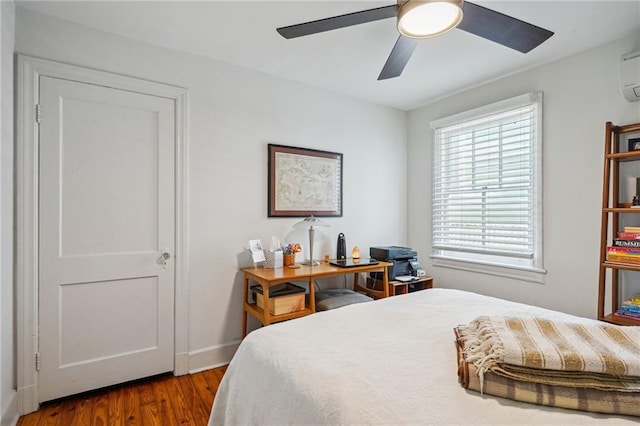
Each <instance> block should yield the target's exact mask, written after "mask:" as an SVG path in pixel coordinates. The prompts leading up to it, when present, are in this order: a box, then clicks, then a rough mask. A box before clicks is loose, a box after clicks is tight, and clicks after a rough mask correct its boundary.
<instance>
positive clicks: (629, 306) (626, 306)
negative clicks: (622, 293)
mask: <svg viewBox="0 0 640 426" xmlns="http://www.w3.org/2000/svg"><path fill="white" fill-rule="evenodd" d="M620 309H622V310H625V311H629V312H636V313H638V314H640V305H636V304H635V303H630V302H629V301H626V302H623V303H622V305H621V306H620Z"/></svg>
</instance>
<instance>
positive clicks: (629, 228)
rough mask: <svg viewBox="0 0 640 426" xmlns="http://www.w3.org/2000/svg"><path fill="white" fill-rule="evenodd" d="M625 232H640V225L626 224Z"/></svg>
mask: <svg viewBox="0 0 640 426" xmlns="http://www.w3.org/2000/svg"><path fill="white" fill-rule="evenodd" d="M624 232H640V226H625V227H624Z"/></svg>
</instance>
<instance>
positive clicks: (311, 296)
mask: <svg viewBox="0 0 640 426" xmlns="http://www.w3.org/2000/svg"><path fill="white" fill-rule="evenodd" d="M309 308H310V309H311V312H315V311H316V287H315V282H314V281H313V278H309Z"/></svg>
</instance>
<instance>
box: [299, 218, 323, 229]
mask: <svg viewBox="0 0 640 426" xmlns="http://www.w3.org/2000/svg"><path fill="white" fill-rule="evenodd" d="M310 226H325V227H329V224H328V223H326V222H323V221H321V220H320V219H318V218H317V217H315V216H309V217H305V218H304V219H303V220H301V221H300V222H298V223H296V224H295V225H293V227H294V228H305V229H306V228H309V227H310Z"/></svg>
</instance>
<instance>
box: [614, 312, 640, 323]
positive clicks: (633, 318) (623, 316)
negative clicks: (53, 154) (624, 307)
mask: <svg viewBox="0 0 640 426" xmlns="http://www.w3.org/2000/svg"><path fill="white" fill-rule="evenodd" d="M613 316H616V317H620V318H627V319H632V320H635V321H640V317H635V316H633V315H626V314H621V313H619V312H614V313H613Z"/></svg>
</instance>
